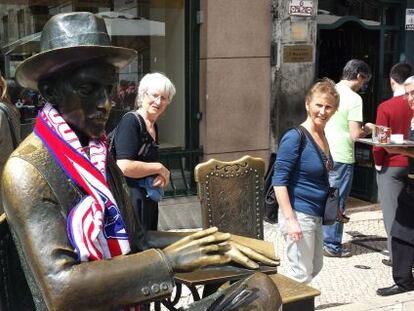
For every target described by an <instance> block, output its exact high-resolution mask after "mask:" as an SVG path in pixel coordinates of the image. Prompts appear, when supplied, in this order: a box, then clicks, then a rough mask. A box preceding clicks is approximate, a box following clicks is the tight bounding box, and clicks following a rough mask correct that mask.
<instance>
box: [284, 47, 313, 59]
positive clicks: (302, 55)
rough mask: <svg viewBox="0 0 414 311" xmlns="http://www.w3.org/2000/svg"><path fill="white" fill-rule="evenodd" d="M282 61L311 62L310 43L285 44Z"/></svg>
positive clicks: (311, 49)
mask: <svg viewBox="0 0 414 311" xmlns="http://www.w3.org/2000/svg"><path fill="white" fill-rule="evenodd" d="M283 62H284V63H311V62H313V46H312V45H304V44H300V45H299V44H298V45H286V46H284V47H283Z"/></svg>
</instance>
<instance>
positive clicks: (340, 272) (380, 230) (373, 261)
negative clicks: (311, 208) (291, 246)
mask: <svg viewBox="0 0 414 311" xmlns="http://www.w3.org/2000/svg"><path fill="white" fill-rule="evenodd" d="M385 237H386V234H385V230H384V225H383V221H382V213H381V211H372V212H360V213H355V214H353V215H352V216H351V221H350V222H349V223H348V224H345V227H344V237H343V241H344V243H345V246H346V247H347V248H348V249H350V250H351V253H352V255H353V256H352V257H349V258H330V257H324V262H323V268H322V271H321V272H320V274H319V275H318V276H317V277H316V278H315V279H314V280H313V281H312V284H310V285H311V286H312V287H315V288H317V289H319V290H320V291H321V295H320V296H319V297H317V298H316V301H315V306H316V309H317V310H322V309H326V308H330V307H334V306H339V305H344V304H350V303H355V302H358V301H366V300H368V299H381V298H380V297H378V296H377V295H376V293H375V291H376V289H377V288H378V287H385V286H389V285H391V284H393V281H392V276H391V268H390V267H387V266H385V265H383V264H382V263H381V260H382V259H384V258H387V256H386V255H385V254H386V251H385V250H386V241H385ZM265 239H266V240H267V241H271V242H273V243H274V245H275V249H276V251H277V254H278V256H279V257H280V259H281V267H280V268H281V269H280V272H281V273H283V274H284V269H285V266H286V259H285V250H284V240H283V238H282V236H281V235H280V234H279V232H278V230H277V225H270V224H268V223H266V224H265Z"/></svg>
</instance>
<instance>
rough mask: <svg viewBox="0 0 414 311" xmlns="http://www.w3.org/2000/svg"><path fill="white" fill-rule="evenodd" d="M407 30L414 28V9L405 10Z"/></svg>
mask: <svg viewBox="0 0 414 311" xmlns="http://www.w3.org/2000/svg"><path fill="white" fill-rule="evenodd" d="M405 30H414V9H406V10H405Z"/></svg>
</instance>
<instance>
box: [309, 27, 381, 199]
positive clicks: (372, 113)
mask: <svg viewBox="0 0 414 311" xmlns="http://www.w3.org/2000/svg"><path fill="white" fill-rule="evenodd" d="M379 49H380V31H379V30H378V29H367V28H364V27H363V26H362V25H361V24H360V23H358V22H356V21H349V22H345V23H343V24H342V25H341V26H339V27H338V28H336V29H319V34H318V55H319V57H318V68H317V69H318V77H320V78H321V77H329V78H331V79H333V80H334V81H335V82H338V81H339V80H340V78H341V73H342V68H343V67H344V65H345V64H346V62H347V61H348V60H350V59H352V58H358V59H362V60H364V61H365V62H366V63H367V64H369V66H370V67H371V70H372V79H371V81H370V82H369V85H368V87H367V88H364V89H363V90H361V91H360V92H359V94H360V95H361V96H362V99H363V103H364V106H363V112H364V122H373V123H375V117H376V107H377V103H378V97H379V93H380V92H379V81H380V79H379V71H380V70H379V65H380V57H379V53H378V51H379ZM355 158H356V163H355V170H354V181H353V185H352V193H351V195H352V196H355V197H358V198H361V199H364V200H369V201H376V198H377V188H376V182H375V171H374V168H373V160H372V153H371V148H370V147H369V146H368V145H363V144H359V143H357V144H356V146H355Z"/></svg>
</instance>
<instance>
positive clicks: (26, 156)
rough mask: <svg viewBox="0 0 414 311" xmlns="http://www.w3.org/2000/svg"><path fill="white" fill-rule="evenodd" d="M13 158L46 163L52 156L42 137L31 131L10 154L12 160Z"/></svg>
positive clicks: (34, 162)
mask: <svg viewBox="0 0 414 311" xmlns="http://www.w3.org/2000/svg"><path fill="white" fill-rule="evenodd" d="M13 158H19V159H22V160H24V161H26V162H29V163H33V164H37V163H39V164H40V165H41V164H46V163H45V162H49V161H50V160H51V159H52V157H51V155H50V154H49V152H48V150H47V149H46V147H45V145H44V144H43V142H42V141H41V140H40V138H39V137H38V136H37V135H35V134H34V133H31V134H30V135H29V136H27V137H26V138H25V139H24V140H23V141H22V142H21V143H20V145H19V146H18V147H17V148H16V149H15V150H14V151H13V153H12V154H11V155H10V160H13Z"/></svg>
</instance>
